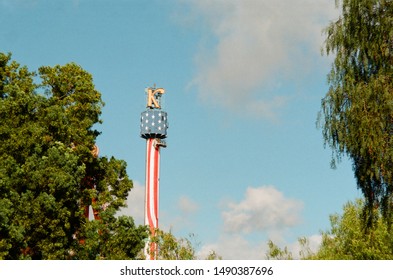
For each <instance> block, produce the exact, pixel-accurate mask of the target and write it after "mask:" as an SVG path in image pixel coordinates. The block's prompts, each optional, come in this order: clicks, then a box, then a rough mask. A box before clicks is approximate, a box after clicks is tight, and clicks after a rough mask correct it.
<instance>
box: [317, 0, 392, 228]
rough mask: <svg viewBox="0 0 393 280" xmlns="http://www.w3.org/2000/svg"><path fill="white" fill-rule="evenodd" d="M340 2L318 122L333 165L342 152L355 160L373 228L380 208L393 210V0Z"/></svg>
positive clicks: (329, 35) (331, 27) (328, 44)
mask: <svg viewBox="0 0 393 280" xmlns="http://www.w3.org/2000/svg"><path fill="white" fill-rule="evenodd" d="M336 6H340V7H341V12H342V13H341V16H340V17H339V18H338V20H337V21H335V22H332V23H331V24H330V25H329V26H328V27H327V28H326V30H325V33H326V42H325V48H324V49H325V51H326V53H327V54H334V55H335V59H334V63H333V65H332V69H331V72H330V74H329V75H328V82H329V84H330V88H329V91H328V92H327V94H326V96H325V98H323V100H322V110H321V114H320V119H319V123H320V124H321V125H322V127H323V136H324V139H325V143H326V144H328V145H329V146H330V147H331V148H332V149H333V153H334V156H333V161H332V164H333V166H334V165H335V162H336V161H337V160H338V161H339V160H340V158H341V157H342V156H343V155H348V156H349V158H350V159H351V161H352V163H353V169H354V173H355V177H356V180H357V185H358V187H359V188H360V189H361V191H362V193H363V195H364V197H365V199H366V206H367V207H366V209H367V215H366V217H367V218H368V224H369V226H372V224H373V219H371V218H372V217H373V215H372V213H374V211H373V209H374V208H375V207H377V208H380V209H382V211H383V213H384V216H385V217H387V216H388V215H391V213H392V211H391V210H392V209H391V208H392V192H393V140H392V139H393V138H392V135H393V28H392V26H393V1H391V0H342V1H336ZM388 220H391V219H390V218H389V219H388Z"/></svg>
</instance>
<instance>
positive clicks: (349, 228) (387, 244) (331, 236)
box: [311, 200, 393, 260]
mask: <svg viewBox="0 0 393 280" xmlns="http://www.w3.org/2000/svg"><path fill="white" fill-rule="evenodd" d="M363 207H364V202H363V200H357V201H355V202H349V203H347V204H346V205H345V206H344V211H343V214H342V215H341V216H340V215H339V214H334V215H331V216H330V224H331V229H330V230H329V231H326V232H323V233H322V244H321V246H320V248H319V250H318V252H317V253H316V254H315V255H313V256H312V257H311V258H313V259H325V260H326V259H336V260H387V259H389V260H390V259H393V235H392V233H391V230H389V228H388V226H387V224H386V223H385V222H383V220H382V219H378V220H377V222H376V224H375V226H374V227H373V228H372V229H369V230H368V231H367V232H365V231H364V227H365V226H366V225H365V223H364V219H363V218H362V213H363V210H362V209H363ZM375 212H376V213H375V215H377V216H379V215H380V213H379V212H378V211H375Z"/></svg>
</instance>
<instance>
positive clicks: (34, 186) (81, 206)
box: [0, 53, 147, 259]
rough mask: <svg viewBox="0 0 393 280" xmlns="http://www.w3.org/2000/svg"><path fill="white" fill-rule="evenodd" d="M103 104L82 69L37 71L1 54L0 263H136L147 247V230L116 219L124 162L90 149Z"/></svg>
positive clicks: (126, 183) (125, 182)
mask: <svg viewBox="0 0 393 280" xmlns="http://www.w3.org/2000/svg"><path fill="white" fill-rule="evenodd" d="M37 81H38V82H37ZM102 106H103V102H102V101H101V94H100V93H99V92H98V91H97V90H96V89H95V87H94V84H93V79H92V76H91V75H90V74H89V73H87V72H86V71H85V70H83V69H82V68H81V67H80V66H78V65H76V64H74V63H69V64H66V65H64V66H54V67H41V68H39V70H38V74H36V73H33V72H30V71H28V69H27V68H26V67H21V66H20V65H19V64H18V63H17V62H15V61H11V55H10V54H8V55H6V54H2V53H0V119H1V123H0V258H1V259H70V258H71V259H96V258H101V259H102V258H104V259H113V258H115V259H116V258H133V257H135V256H136V252H138V251H139V250H140V249H141V248H142V247H143V245H144V242H143V240H144V239H145V238H146V237H147V229H146V228H145V227H139V228H136V227H135V225H134V223H133V221H132V218H130V217H129V218H126V217H120V218H115V217H114V214H115V212H116V211H117V210H118V209H119V208H120V207H122V206H124V205H125V200H126V197H127V195H128V192H129V190H131V188H132V181H131V180H130V179H129V178H128V176H127V173H126V164H125V162H124V161H122V160H118V159H115V158H113V157H112V158H109V159H108V158H106V157H97V156H96V155H93V154H92V152H91V151H92V150H93V148H94V145H95V141H96V137H97V136H98V135H99V132H98V131H97V130H95V129H94V125H95V124H97V123H100V122H101V120H100V119H99V116H100V114H101V108H102ZM88 205H92V207H93V210H94V211H95V212H96V213H98V215H97V218H98V219H97V220H95V221H89V219H88V217H86V215H85V209H86V207H87V206H88Z"/></svg>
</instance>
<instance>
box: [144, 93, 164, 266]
mask: <svg viewBox="0 0 393 280" xmlns="http://www.w3.org/2000/svg"><path fill="white" fill-rule="evenodd" d="M164 92H165V91H164V89H162V88H159V89H156V88H148V89H147V94H148V99H147V110H146V111H145V112H142V114H141V137H142V138H145V139H146V190H145V225H148V226H149V228H150V233H151V236H152V237H154V236H155V231H156V229H157V228H158V214H159V213H158V211H159V196H160V186H159V182H160V178H159V175H160V148H161V147H166V144H165V142H164V141H163V140H162V139H164V138H166V130H167V128H168V121H167V113H166V112H164V111H162V110H161V104H160V101H161V95H162V94H163V93H164ZM145 255H146V259H150V260H154V259H156V257H157V245H156V244H155V243H154V242H151V239H150V240H149V242H148V243H147V244H146V247H145Z"/></svg>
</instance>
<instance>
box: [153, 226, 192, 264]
mask: <svg viewBox="0 0 393 280" xmlns="http://www.w3.org/2000/svg"><path fill="white" fill-rule="evenodd" d="M151 241H152V242H154V243H155V244H156V245H157V248H158V249H157V250H158V255H157V259H158V260H195V259H196V254H195V248H194V246H193V244H192V242H191V241H190V240H189V239H187V238H176V237H175V236H174V235H173V234H172V233H171V232H164V231H162V230H160V229H156V231H155V235H154V237H153V238H152V239H151Z"/></svg>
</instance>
